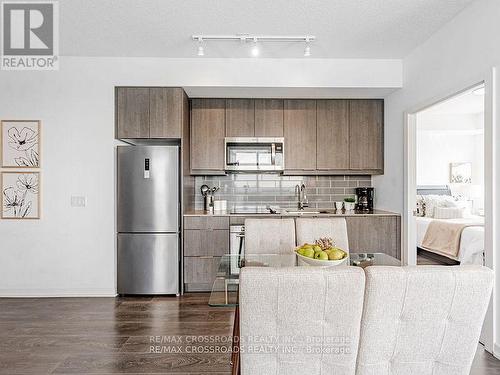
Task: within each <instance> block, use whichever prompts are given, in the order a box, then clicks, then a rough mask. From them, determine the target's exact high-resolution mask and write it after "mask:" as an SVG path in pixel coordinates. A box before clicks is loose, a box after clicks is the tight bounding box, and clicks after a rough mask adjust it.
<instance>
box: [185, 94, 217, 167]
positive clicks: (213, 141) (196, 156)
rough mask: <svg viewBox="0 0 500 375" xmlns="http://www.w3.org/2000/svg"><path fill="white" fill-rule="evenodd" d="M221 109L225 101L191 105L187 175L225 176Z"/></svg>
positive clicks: (195, 100) (192, 103)
mask: <svg viewBox="0 0 500 375" xmlns="http://www.w3.org/2000/svg"><path fill="white" fill-rule="evenodd" d="M225 109H226V100H225V99H193V100H192V101H191V174H198V175H204V174H207V175H211V174H225V172H224V137H225V134H226V121H225V119H226V114H225Z"/></svg>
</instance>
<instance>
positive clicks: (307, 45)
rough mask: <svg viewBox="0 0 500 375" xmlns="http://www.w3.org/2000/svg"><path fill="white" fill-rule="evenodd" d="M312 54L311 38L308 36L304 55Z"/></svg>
mask: <svg viewBox="0 0 500 375" xmlns="http://www.w3.org/2000/svg"><path fill="white" fill-rule="evenodd" d="M309 56H311V46H310V45H309V38H306V48H305V49H304V57H309Z"/></svg>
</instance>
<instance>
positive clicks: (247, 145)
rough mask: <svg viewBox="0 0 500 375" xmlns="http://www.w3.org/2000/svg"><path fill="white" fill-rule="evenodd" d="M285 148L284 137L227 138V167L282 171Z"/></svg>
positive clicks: (225, 161)
mask: <svg viewBox="0 0 500 375" xmlns="http://www.w3.org/2000/svg"><path fill="white" fill-rule="evenodd" d="M284 148H285V146H284V139H283V138H267V137H236V138H225V140H224V150H225V152H224V165H225V169H226V171H228V172H282V171H283V170H284V168H285V156H284V155H285V150H284Z"/></svg>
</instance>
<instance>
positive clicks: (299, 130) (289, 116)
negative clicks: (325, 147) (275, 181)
mask: <svg viewBox="0 0 500 375" xmlns="http://www.w3.org/2000/svg"><path fill="white" fill-rule="evenodd" d="M284 135H285V170H286V171H287V172H289V173H292V174H293V173H296V172H307V171H309V172H311V171H312V172H314V171H315V170H316V100H297V99H293V100H285V102H284Z"/></svg>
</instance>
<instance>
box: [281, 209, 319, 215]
mask: <svg viewBox="0 0 500 375" xmlns="http://www.w3.org/2000/svg"><path fill="white" fill-rule="evenodd" d="M320 213H321V212H320V211H309V210H295V211H288V210H287V211H285V214H286V215H318V214H320Z"/></svg>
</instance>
